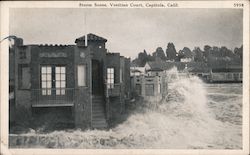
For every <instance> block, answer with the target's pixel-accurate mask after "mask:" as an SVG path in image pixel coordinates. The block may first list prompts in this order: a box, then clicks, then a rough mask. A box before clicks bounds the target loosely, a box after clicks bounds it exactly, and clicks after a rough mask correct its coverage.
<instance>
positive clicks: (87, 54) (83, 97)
mask: <svg viewBox="0 0 250 155" xmlns="http://www.w3.org/2000/svg"><path fill="white" fill-rule="evenodd" d="M74 50H75V52H74V53H75V55H74V60H75V61H74V72H75V76H74V81H75V83H74V85H75V104H74V116H75V117H74V118H75V125H76V127H77V128H86V127H90V126H91V105H92V100H91V95H92V90H91V84H92V83H91V79H92V78H91V76H92V74H91V53H92V52H91V51H90V49H89V48H86V47H79V46H76V47H74ZM82 53H84V54H82ZM78 65H85V66H86V86H79V85H78V78H77V77H78V76H77V74H78Z"/></svg>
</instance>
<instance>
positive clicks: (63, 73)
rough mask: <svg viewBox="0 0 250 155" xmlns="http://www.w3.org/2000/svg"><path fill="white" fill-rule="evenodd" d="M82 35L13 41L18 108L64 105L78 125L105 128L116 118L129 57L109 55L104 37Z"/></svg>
mask: <svg viewBox="0 0 250 155" xmlns="http://www.w3.org/2000/svg"><path fill="white" fill-rule="evenodd" d="M85 39H86V38H85V36H82V37H80V38H77V39H76V40H75V44H74V45H23V41H22V39H21V38H16V39H15V43H14V46H13V49H12V50H11V51H10V62H11V63H10V73H11V75H10V83H11V84H13V85H14V98H15V108H16V111H17V112H18V109H19V108H20V107H25V109H27V111H28V112H30V113H31V115H32V111H33V112H34V111H35V110H36V109H39V108H50V107H54V108H55V107H56V108H61V107H68V108H70V109H71V112H72V116H73V118H74V123H75V126H76V127H79V128H88V127H90V128H106V127H108V126H109V124H110V123H112V121H113V120H114V119H116V118H115V117H119V115H120V114H121V113H122V112H123V111H124V107H125V106H124V105H125V102H126V100H127V99H129V97H130V59H129V58H125V57H123V56H120V54H119V53H108V52H107V49H106V47H105V43H106V42H107V39H105V38H102V37H100V36H97V35H94V34H91V33H90V34H88V35H87V41H85ZM86 43H87V44H86ZM34 109H35V110H34Z"/></svg>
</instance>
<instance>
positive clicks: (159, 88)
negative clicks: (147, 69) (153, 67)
mask: <svg viewBox="0 0 250 155" xmlns="http://www.w3.org/2000/svg"><path fill="white" fill-rule="evenodd" d="M158 93H159V94H160V93H161V84H160V83H159V84H158Z"/></svg>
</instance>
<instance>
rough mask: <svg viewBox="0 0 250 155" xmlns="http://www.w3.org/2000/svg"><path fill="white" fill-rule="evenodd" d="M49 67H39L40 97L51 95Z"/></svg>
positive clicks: (50, 72) (50, 71)
mask: <svg viewBox="0 0 250 155" xmlns="http://www.w3.org/2000/svg"><path fill="white" fill-rule="evenodd" d="M51 74H52V70H51V66H43V67H41V83H42V95H51V88H52V85H51V84H52V76H51Z"/></svg>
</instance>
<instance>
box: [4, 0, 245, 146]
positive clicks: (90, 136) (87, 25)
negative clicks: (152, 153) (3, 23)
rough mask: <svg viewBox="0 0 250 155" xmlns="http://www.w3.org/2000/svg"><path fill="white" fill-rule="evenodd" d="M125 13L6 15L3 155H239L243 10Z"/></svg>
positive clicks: (145, 7) (23, 11)
mask: <svg viewBox="0 0 250 155" xmlns="http://www.w3.org/2000/svg"><path fill="white" fill-rule="evenodd" d="M91 4H92V5H97V4H95V3H94V2H92V3H91ZM105 4H106V5H111V4H109V3H105ZM126 4H128V6H127V7H129V8H126V6H124V5H125V4H123V3H119V2H116V1H113V2H112V5H114V6H119V7H120V8H114V7H111V8H110V7H109V8H104V6H103V5H102V4H99V5H101V6H102V7H101V8H94V6H92V7H93V8H91V6H90V5H89V4H88V3H87V2H83V3H81V4H79V5H80V6H79V7H76V8H46V7H44V8H32V7H29V8H25V7H20V8H18V7H17V8H15V7H14V8H10V9H9V35H8V36H1V43H2V42H8V44H9V54H8V55H9V68H8V69H9V71H8V72H9V98H8V99H9V112H8V115H9V117H8V118H9V122H8V123H9V128H8V133H9V135H8V138H9V140H8V147H9V148H15V149H20V148H22V149H27V148H41V149H47V148H50V149H51V148H52V149H209V150H210V149H211V150H216V149H217V150H218V149H220V150H225V149H226V150H242V149H243V107H244V104H243V91H244V90H243V87H244V79H243V77H244V74H245V71H244V67H246V66H244V65H243V64H244V63H243V59H244V54H245V52H247V51H249V49H244V48H243V46H244V44H243V43H244V41H243V21H244V20H243V19H244V18H243V13H244V9H243V8H244V7H243V6H242V7H239V8H168V3H162V5H163V6H164V7H163V8H162V6H161V3H157V4H155V3H152V4H151V3H149V4H147V3H142V4H141V5H139V3H133V4H131V2H126ZM150 4H151V5H152V6H153V5H154V7H151V5H150ZM232 4H233V3H232ZM131 5H135V8H133V6H131ZM176 5H177V6H178V5H179V4H178V3H176ZM238 5H241V4H238ZM81 6H88V7H81ZM140 7H142V8H140ZM232 7H233V6H232ZM247 7H249V6H247ZM243 66H244V67H243ZM2 67H3V66H2ZM1 104H2V103H1ZM246 104H249V102H247V103H246Z"/></svg>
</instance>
